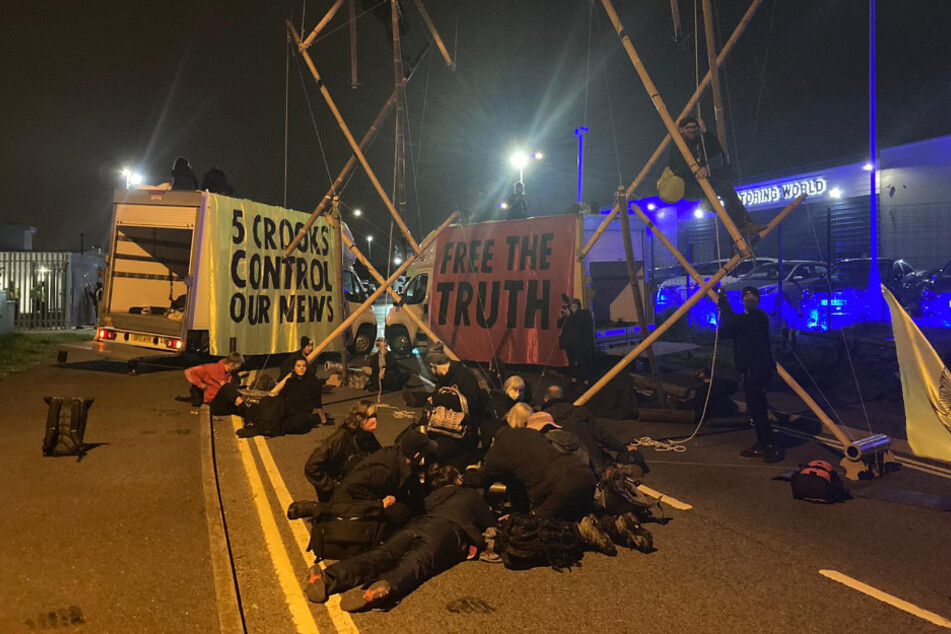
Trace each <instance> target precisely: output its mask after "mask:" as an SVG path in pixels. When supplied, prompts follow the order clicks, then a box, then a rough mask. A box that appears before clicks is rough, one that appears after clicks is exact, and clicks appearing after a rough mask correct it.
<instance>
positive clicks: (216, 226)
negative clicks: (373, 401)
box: [60, 189, 377, 361]
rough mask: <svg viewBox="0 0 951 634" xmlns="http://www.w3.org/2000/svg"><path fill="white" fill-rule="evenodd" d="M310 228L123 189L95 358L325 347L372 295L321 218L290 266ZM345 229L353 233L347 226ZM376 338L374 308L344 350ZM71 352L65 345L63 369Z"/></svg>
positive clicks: (262, 210) (251, 211) (208, 199)
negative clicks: (294, 244)
mask: <svg viewBox="0 0 951 634" xmlns="http://www.w3.org/2000/svg"><path fill="white" fill-rule="evenodd" d="M306 220H307V214H304V213H302V212H298V211H293V210H288V209H282V208H280V207H273V206H267V205H261V204H259V203H253V202H251V201H246V200H240V199H235V198H228V197H225V196H219V195H216V194H209V193H208V192H192V191H174V190H159V189H140V190H128V191H127V190H120V191H117V192H116V195H115V205H114V213H113V223H112V236H111V240H110V248H109V256H108V262H107V268H106V271H105V276H104V288H103V294H102V299H101V301H100V303H99V316H98V325H97V328H96V335H95V339H94V342H93V343H92V345H91V346H88V347H87V349H92V350H94V351H96V352H99V353H101V354H103V355H105V356H107V357H111V358H115V359H122V360H130V359H133V358H135V357H145V356H163V355H169V354H179V353H182V352H186V351H188V352H197V353H202V354H211V355H224V354H227V353H228V352H229V351H231V350H237V351H239V352H242V353H243V354H271V353H283V352H290V351H292V350H296V349H298V347H299V341H300V337H301V336H302V335H307V336H310V337H311V338H313V339H315V340H317V341H319V340H320V339H321V338H322V335H323V334H326V333H329V332H330V331H331V330H332V329H333V328H334V327H335V326H336V325H338V324H339V323H340V322H341V321H342V320H343V319H344V317H345V316H346V315H347V314H348V312H349V311H352V310H355V309H356V308H357V307H358V306H359V305H360V304H361V303H362V302H363V301H364V300H365V299H366V297H367V294H366V292H365V290H364V288H363V286H362V284H361V283H360V279H359V277H358V276H357V274H356V272H355V271H354V269H353V257H352V256H351V255H350V253H349V251H348V250H346V249H344V248H343V247H342V245H339V244H337V240H335V237H334V233H333V229H332V228H331V227H330V226H329V224H328V223H327V222H326V221H325V220H323V219H321V220H318V222H317V223H315V225H314V226H313V227H312V228H311V230H310V231H309V232H308V234H307V237H305V239H304V240H302V241H301V245H300V246H299V247H298V248H297V249H295V250H294V252H293V255H291V256H289V257H286V258H285V257H283V251H284V248H285V247H286V246H287V244H289V242H290V240H291V238H292V237H293V236H294V235H296V233H297V231H299V229H300V228H301V227H302V226H303V223H304V222H305V221H306ZM341 230H342V231H346V232H349V229H348V228H347V227H346V225H344V224H342V223H341ZM335 244H336V245H337V246H336V248H334V245H335ZM338 267H339V269H340V270H338ZM338 276H339V277H338ZM338 280H340V281H342V287H341V284H339V283H338ZM376 333H377V323H376V318H375V316H374V314H373V312H372V310H370V309H367V310H365V311H363V312H362V313H361V315H360V317H359V318H358V319H357V321H356V322H354V324H353V325H352V326H351V328H350V331H349V332H348V334H347V336H346V344H347V346H348V348H349V349H350V351H351V352H352V353H355V354H366V353H368V352H369V351H370V350H371V349H372V347H373V343H374V340H375V338H376ZM68 350H69V348H61V352H60V361H65V360H66V359H65V352H66V351H68Z"/></svg>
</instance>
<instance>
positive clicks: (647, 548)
mask: <svg viewBox="0 0 951 634" xmlns="http://www.w3.org/2000/svg"><path fill="white" fill-rule="evenodd" d="M614 525H615V527H616V529H617V532H618V533H620V534H621V536H622V537H623V538H624V540H625V541H626V542H627V545H628V546H629V547H631V548H633V549H634V550H639V551H641V552H642V553H650V552H653V551H654V536H653V535H651V534H650V531H649V530H647V529H646V528H644V527H643V526H641V523H640V522H638V521H637V517H636V516H635V515H634V513H624V514H623V515H620V516H618V518H617V520H615V523H614Z"/></svg>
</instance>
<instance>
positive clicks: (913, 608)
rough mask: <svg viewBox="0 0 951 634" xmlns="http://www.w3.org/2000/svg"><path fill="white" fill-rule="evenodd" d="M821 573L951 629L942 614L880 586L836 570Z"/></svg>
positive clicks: (950, 623)
mask: <svg viewBox="0 0 951 634" xmlns="http://www.w3.org/2000/svg"><path fill="white" fill-rule="evenodd" d="M819 574H820V575H822V576H823V577H827V578H829V579H832V580H833V581H838V582H839V583H841V584H843V585H846V586H848V587H850V588H852V589H853V590H858V591H859V592H861V593H862V594H867V595H868V596H870V597H872V598H873V599H878V600H879V601H882V602H883V603H887V604H888V605H890V606H892V607H896V608H898V609H899V610H903V611H905V612H907V613H908V614H912V615H914V616H917V617H918V618H919V619H924V620H925V621H928V622H929V623H934V624H935V625H938V626H940V627H943V628H947V629H949V630H951V621H949V620H948V619H946V618H944V617H943V616H941V615H940V614H935V613H934V612H930V611H928V610H925V609H923V608H919V607H918V606H917V605H915V604H913V603H908V602H907V601H905V600H903V599H899V598H898V597H896V596H893V595H890V594H888V593H887V592H882V591H881V590H879V589H878V588H873V587H872V586H870V585H868V584H865V583H862V582H861V581H859V580H857V579H853V578H852V577H850V576H848V575H844V574H842V573H841V572H836V571H835V570H820V571H819Z"/></svg>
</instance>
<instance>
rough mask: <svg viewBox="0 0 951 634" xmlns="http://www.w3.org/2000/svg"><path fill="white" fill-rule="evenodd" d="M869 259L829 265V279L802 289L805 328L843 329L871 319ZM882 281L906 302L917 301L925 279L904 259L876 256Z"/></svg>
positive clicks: (854, 259) (900, 299) (802, 322)
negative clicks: (830, 267) (830, 269)
mask: <svg viewBox="0 0 951 634" xmlns="http://www.w3.org/2000/svg"><path fill="white" fill-rule="evenodd" d="M871 264H872V260H871V258H851V259H846V260H841V261H839V262H836V263H835V264H833V265H832V274H831V275H830V276H829V279H828V280H817V281H815V282H813V283H812V284H809V285H807V286H806V287H805V288H804V289H803V292H802V311H801V312H802V321H801V322H800V324H799V327H800V328H802V329H805V330H829V329H830V328H843V327H845V326H848V325H849V324H852V323H855V322H859V321H870V320H872V319H873V318H875V319H877V318H878V317H877V316H874V315H871V314H870V310H869V303H868V273H869V267H870V266H871ZM878 270H879V274H880V276H881V280H882V284H884V285H885V287H886V288H888V290H890V291H891V292H892V294H894V295H895V297H896V298H897V299H898V301H899V302H900V303H901V304H903V305H905V304H908V303H909V302H916V301H917V297H918V295H919V294H920V292H921V286H922V284H923V282H924V280H923V279H922V277H921V275H920V274H919V273H917V272H915V270H914V269H913V268H912V266H911V265H910V264H908V262H906V261H904V260H892V259H890V258H879V259H878Z"/></svg>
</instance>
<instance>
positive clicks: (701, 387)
mask: <svg viewBox="0 0 951 634" xmlns="http://www.w3.org/2000/svg"><path fill="white" fill-rule="evenodd" d="M710 374H711V371H710V366H708V365H706V366H703V367H702V368H700V369H698V370H697V372H696V374H694V378H695V379H696V380H697V384H698V387H697V388H695V389H694V390H692V393H691V396H690V404H691V406H692V407H693V415H694V422H696V423H699V422H700V418H701V417H702V416H704V411H706V417H705V419H706V420H709V419H711V418H721V417H722V418H725V417H729V416H736V412H737V408H736V403H735V402H734V401H733V399H732V398H731V397H732V396H733V393H734V392H736V390H737V389H738V388H739V385H738V384H737V382H736V381H734V380H733V379H730V378H727V377H723V376H720V375H719V374H718V375H717V376H716V378H715V379H713V378H711V376H710ZM707 394H709V395H710V396H709V399H708V398H707Z"/></svg>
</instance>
